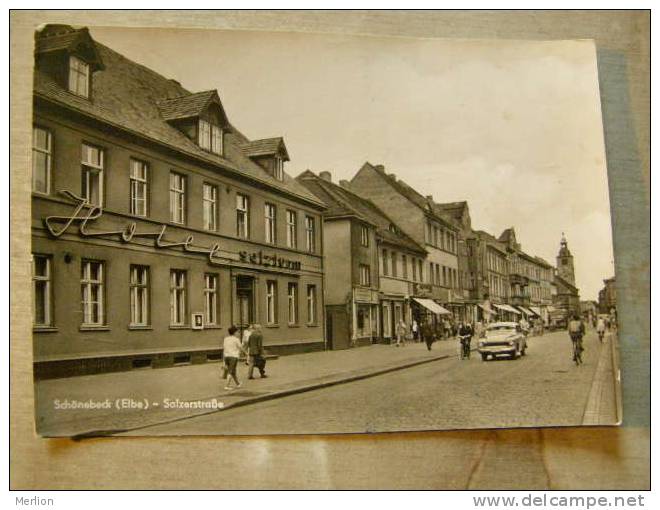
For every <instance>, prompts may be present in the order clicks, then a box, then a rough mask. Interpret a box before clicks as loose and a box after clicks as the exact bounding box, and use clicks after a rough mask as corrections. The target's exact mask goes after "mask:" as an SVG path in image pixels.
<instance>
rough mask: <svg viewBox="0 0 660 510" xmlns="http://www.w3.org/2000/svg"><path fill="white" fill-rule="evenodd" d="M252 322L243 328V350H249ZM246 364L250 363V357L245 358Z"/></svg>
mask: <svg viewBox="0 0 660 510" xmlns="http://www.w3.org/2000/svg"><path fill="white" fill-rule="evenodd" d="M252 331H253V329H252V324H249V325H248V327H247V328H245V329H244V330H243V336H242V337H241V345H242V346H243V350H244V351H246V352H247V346H248V342H249V341H250V335H251V334H252ZM245 364H246V365H247V364H248V359H247V358H245Z"/></svg>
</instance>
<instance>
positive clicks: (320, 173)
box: [319, 171, 332, 182]
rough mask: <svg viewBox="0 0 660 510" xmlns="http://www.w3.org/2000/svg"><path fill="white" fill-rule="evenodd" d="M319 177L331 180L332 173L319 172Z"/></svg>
mask: <svg viewBox="0 0 660 510" xmlns="http://www.w3.org/2000/svg"><path fill="white" fill-rule="evenodd" d="M319 177H320V178H321V179H323V180H324V181H328V182H332V173H330V172H328V171H323V172H319Z"/></svg>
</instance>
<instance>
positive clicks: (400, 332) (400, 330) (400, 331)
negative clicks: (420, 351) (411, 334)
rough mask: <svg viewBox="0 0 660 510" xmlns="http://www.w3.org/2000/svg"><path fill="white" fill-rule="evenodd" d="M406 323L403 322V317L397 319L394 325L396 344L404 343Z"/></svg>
mask: <svg viewBox="0 0 660 510" xmlns="http://www.w3.org/2000/svg"><path fill="white" fill-rule="evenodd" d="M407 329H408V328H407V327H406V323H405V322H403V319H399V322H398V323H397V325H396V346H397V347H399V346H404V347H405V345H406V335H407V334H408V331H407Z"/></svg>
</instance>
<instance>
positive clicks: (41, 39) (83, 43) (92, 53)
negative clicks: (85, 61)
mask: <svg viewBox="0 0 660 510" xmlns="http://www.w3.org/2000/svg"><path fill="white" fill-rule="evenodd" d="M80 48H84V49H86V50H87V51H88V52H89V55H88V57H89V63H90V64H92V67H93V69H103V61H102V59H101V57H100V56H99V54H98V50H97V49H96V45H95V44H94V40H93V39H92V37H91V36H90V35H89V31H88V30H87V29H86V28H79V29H75V28H73V27H70V26H68V25H49V26H47V27H46V28H44V29H43V30H42V31H41V32H38V33H37V36H36V38H35V48H34V51H35V53H36V54H44V53H49V52H56V51H69V52H71V51H77V50H78V49H80Z"/></svg>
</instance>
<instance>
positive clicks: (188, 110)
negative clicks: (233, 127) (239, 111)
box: [157, 90, 229, 127]
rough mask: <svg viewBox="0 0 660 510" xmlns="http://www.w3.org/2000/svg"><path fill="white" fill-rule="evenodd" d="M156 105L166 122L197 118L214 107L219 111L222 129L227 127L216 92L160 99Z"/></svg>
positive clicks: (225, 115) (223, 110) (226, 120)
mask: <svg viewBox="0 0 660 510" xmlns="http://www.w3.org/2000/svg"><path fill="white" fill-rule="evenodd" d="M157 104H158V109H159V110H160V114H161V116H162V117H163V119H165V120H167V121H176V120H183V119H189V118H191V117H199V116H200V115H201V114H203V113H204V112H206V111H207V110H208V109H209V108H211V107H212V106H213V105H215V107H217V108H218V109H219V111H220V117H221V119H222V124H223V127H226V126H227V125H229V120H228V119H227V114H226V113H225V109H224V108H223V106H222V103H221V102H220V96H218V91H217V90H205V91H203V92H196V93H194V94H187V95H183V96H179V97H173V98H167V99H162V100H160V101H158V102H157Z"/></svg>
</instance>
